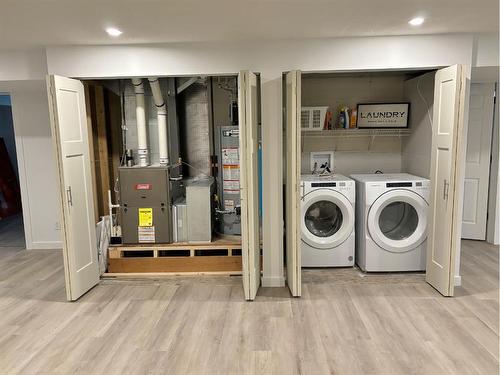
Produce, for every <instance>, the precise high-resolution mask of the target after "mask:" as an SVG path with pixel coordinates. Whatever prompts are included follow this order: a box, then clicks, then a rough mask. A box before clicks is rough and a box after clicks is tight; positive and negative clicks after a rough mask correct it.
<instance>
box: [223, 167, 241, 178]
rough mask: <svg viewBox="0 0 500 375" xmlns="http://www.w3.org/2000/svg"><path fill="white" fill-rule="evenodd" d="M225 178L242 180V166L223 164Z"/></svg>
mask: <svg viewBox="0 0 500 375" xmlns="http://www.w3.org/2000/svg"><path fill="white" fill-rule="evenodd" d="M222 179H223V180H233V181H234V180H238V181H239V180H240V167H239V166H238V165H223V166H222Z"/></svg>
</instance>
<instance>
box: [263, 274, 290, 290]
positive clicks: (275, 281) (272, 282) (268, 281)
mask: <svg viewBox="0 0 500 375" xmlns="http://www.w3.org/2000/svg"><path fill="white" fill-rule="evenodd" d="M261 283H262V286H263V287H265V288H281V287H284V286H285V277H283V276H281V277H280V276H271V277H269V276H268V277H262V278H261Z"/></svg>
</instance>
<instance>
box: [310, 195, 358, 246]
mask: <svg viewBox="0 0 500 375" xmlns="http://www.w3.org/2000/svg"><path fill="white" fill-rule="evenodd" d="M301 228H302V241H304V242H306V243H307V244H308V245H309V246H312V247H315V248H317V249H332V248H334V247H336V246H338V245H340V244H341V243H343V242H344V241H345V240H346V239H347V238H348V237H349V235H350V234H351V233H352V231H353V230H354V209H353V207H352V204H351V203H350V202H349V200H348V199H347V198H346V197H345V196H344V195H343V194H342V193H340V192H338V191H334V190H330V189H318V190H313V191H312V192H310V193H308V194H306V195H305V196H304V198H303V202H302V223H301Z"/></svg>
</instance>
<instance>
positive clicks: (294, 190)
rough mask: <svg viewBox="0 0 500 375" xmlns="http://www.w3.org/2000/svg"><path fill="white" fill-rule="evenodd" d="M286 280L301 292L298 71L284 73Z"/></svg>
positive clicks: (292, 289) (291, 289)
mask: <svg viewBox="0 0 500 375" xmlns="http://www.w3.org/2000/svg"><path fill="white" fill-rule="evenodd" d="M285 95H286V191H285V195H286V208H285V210H286V223H285V224H286V280H287V284H288V288H289V289H290V292H291V293H292V296H294V297H300V296H301V294H302V277H301V271H302V263H301V251H300V243H301V238H300V237H301V230H300V228H301V217H300V214H301V209H300V199H301V197H300V162H301V159H300V150H301V148H300V141H301V132H300V113H301V73H300V71H297V70H293V71H291V72H289V73H287V75H286V92H285Z"/></svg>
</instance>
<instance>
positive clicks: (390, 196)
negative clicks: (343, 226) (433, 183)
mask: <svg viewBox="0 0 500 375" xmlns="http://www.w3.org/2000/svg"><path fill="white" fill-rule="evenodd" d="M351 178H353V179H354V180H355V181H356V202H357V205H356V263H357V264H358V266H359V267H360V268H361V269H362V270H363V271H367V272H394V271H424V270H425V259H426V240H427V212H428V208H429V196H430V191H429V190H430V187H429V184H430V181H429V180H428V179H425V178H422V177H418V176H413V175H410V174H407V173H396V174H356V175H351Z"/></svg>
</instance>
